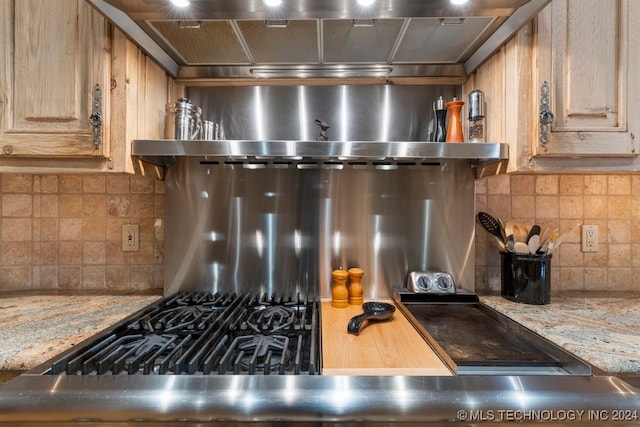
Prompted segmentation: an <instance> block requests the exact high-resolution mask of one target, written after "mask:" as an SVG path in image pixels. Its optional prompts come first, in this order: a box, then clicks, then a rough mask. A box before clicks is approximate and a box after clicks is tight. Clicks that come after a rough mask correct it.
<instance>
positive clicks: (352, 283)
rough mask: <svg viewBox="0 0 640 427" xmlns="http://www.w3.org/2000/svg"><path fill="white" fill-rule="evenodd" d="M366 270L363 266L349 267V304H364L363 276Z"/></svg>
mask: <svg viewBox="0 0 640 427" xmlns="http://www.w3.org/2000/svg"><path fill="white" fill-rule="evenodd" d="M363 275H364V270H363V269H361V268H350V269H349V304H352V305H362V303H363V302H364V298H363V294H364V290H363V289H362V276H363Z"/></svg>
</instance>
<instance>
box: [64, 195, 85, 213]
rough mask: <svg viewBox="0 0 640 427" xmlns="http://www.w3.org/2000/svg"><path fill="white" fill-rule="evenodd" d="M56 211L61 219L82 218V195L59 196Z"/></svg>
mask: <svg viewBox="0 0 640 427" xmlns="http://www.w3.org/2000/svg"><path fill="white" fill-rule="evenodd" d="M58 200H59V206H58V211H59V212H60V217H61V218H78V217H81V216H82V194H60V197H59V198H58Z"/></svg>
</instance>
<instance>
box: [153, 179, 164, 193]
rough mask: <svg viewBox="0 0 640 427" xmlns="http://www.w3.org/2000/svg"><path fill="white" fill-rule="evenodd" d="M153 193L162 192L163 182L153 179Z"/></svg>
mask: <svg viewBox="0 0 640 427" xmlns="http://www.w3.org/2000/svg"><path fill="white" fill-rule="evenodd" d="M153 188H154V193H156V194H164V182H163V181H158V180H155V182H154V183H153Z"/></svg>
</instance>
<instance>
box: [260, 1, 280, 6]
mask: <svg viewBox="0 0 640 427" xmlns="http://www.w3.org/2000/svg"><path fill="white" fill-rule="evenodd" d="M264 4H265V5H267V6H269V7H278V6H280V5H281V4H282V0H264Z"/></svg>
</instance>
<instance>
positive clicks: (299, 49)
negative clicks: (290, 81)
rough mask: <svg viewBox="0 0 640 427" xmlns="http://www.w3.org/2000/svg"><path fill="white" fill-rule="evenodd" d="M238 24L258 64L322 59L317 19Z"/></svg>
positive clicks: (304, 62) (306, 61) (298, 62)
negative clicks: (272, 23) (319, 50)
mask: <svg viewBox="0 0 640 427" xmlns="http://www.w3.org/2000/svg"><path fill="white" fill-rule="evenodd" d="M276 22H280V21H276ZM237 24H238V27H239V28H240V30H241V32H242V35H243V37H244V39H245V41H246V43H247V46H248V48H249V50H250V52H251V55H252V56H253V58H254V60H255V62H256V63H257V64H280V63H283V64H314V63H318V62H319V60H320V58H319V55H318V37H317V32H318V22H317V21H315V20H308V21H286V23H283V25H282V26H280V25H278V24H274V25H270V24H268V22H267V21H238V22H237ZM214 62H219V61H214Z"/></svg>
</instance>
